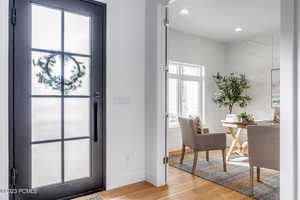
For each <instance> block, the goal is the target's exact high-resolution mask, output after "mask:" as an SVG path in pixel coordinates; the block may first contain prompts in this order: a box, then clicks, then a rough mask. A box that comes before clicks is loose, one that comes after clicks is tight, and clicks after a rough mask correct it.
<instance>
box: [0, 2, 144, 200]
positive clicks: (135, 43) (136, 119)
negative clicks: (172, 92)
mask: <svg viewBox="0 0 300 200" xmlns="http://www.w3.org/2000/svg"><path fill="white" fill-rule="evenodd" d="M99 1H101V0H99ZM107 3H108V12H107V155H106V157H107V166H106V168H107V175H106V178H107V189H111V188H115V187H119V186H122V185H127V184H130V183H134V182H137V181H142V180H145V49H146V47H145V10H146V8H145V0H126V1H119V0H107ZM0 16H1V17H0V41H1V47H0V76H1V77H0V83H1V85H0V96H1V98H0V110H1V115H0V116H1V117H0V127H1V134H0V188H7V185H8V183H7V180H8V178H7V176H8V130H7V121H8V115H7V107H8V106H7V99H8V95H7V91H8V84H7V78H8V64H7V63H8V46H7V42H8V0H1V1H0ZM122 99H123V100H124V99H125V100H126V101H124V102H125V103H124V104H119V103H118V102H120V101H119V100H122ZM0 199H1V200H5V199H7V198H6V195H5V194H1V193H0Z"/></svg>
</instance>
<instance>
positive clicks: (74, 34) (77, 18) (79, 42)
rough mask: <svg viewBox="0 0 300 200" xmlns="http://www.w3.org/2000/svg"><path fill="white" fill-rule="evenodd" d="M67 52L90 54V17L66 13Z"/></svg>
mask: <svg viewBox="0 0 300 200" xmlns="http://www.w3.org/2000/svg"><path fill="white" fill-rule="evenodd" d="M65 51H66V52H72V53H78V54H88V55H89V54H90V17H87V16H83V15H78V14H74V13H70V12H65Z"/></svg>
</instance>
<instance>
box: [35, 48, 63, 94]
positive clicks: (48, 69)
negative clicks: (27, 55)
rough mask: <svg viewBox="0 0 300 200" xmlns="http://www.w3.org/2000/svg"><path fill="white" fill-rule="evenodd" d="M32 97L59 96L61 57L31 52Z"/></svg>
mask: <svg viewBox="0 0 300 200" xmlns="http://www.w3.org/2000/svg"><path fill="white" fill-rule="evenodd" d="M31 76H32V78H31V88H32V95H60V94H61V56H60V55H56V54H48V53H41V52H35V51H33V52H32V73H31Z"/></svg>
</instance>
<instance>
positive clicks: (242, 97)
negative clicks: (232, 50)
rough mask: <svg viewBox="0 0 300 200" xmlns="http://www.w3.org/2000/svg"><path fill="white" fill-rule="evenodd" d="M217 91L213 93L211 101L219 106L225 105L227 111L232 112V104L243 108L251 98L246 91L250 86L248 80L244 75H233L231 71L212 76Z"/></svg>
mask: <svg viewBox="0 0 300 200" xmlns="http://www.w3.org/2000/svg"><path fill="white" fill-rule="evenodd" d="M213 79H214V81H215V83H216V85H217V88H218V91H217V92H216V93H215V95H214V98H213V101H214V102H215V103H216V104H217V105H218V106H219V107H227V108H228V113H229V114H232V111H233V108H234V106H239V107H241V108H245V107H246V106H247V105H248V103H249V102H250V101H251V100H252V99H251V97H250V96H248V95H247V94H245V93H246V90H247V89H249V88H250V84H249V81H248V80H247V79H246V77H245V75H243V74H240V75H237V76H236V75H235V74H234V73H231V74H230V75H228V76H222V75H220V74H219V73H217V74H216V75H214V76H213Z"/></svg>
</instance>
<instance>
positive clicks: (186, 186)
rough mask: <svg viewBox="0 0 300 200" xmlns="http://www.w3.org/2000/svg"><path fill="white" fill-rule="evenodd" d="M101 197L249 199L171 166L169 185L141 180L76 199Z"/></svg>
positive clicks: (124, 199) (117, 199) (121, 199)
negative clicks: (155, 185)
mask: <svg viewBox="0 0 300 200" xmlns="http://www.w3.org/2000/svg"><path fill="white" fill-rule="evenodd" d="M95 197H101V198H103V199H104V200H227V199H228V200H248V199H251V198H250V197H247V196H245V195H242V194H240V193H238V192H235V191H232V190H230V189H227V188H225V187H223V186H220V185H218V184H215V183H212V182H210V181H207V180H204V179H202V178H199V177H196V176H193V175H191V174H189V173H187V172H184V171H181V170H178V169H176V168H173V167H169V182H168V186H163V187H154V186H153V185H151V184H149V183H147V182H140V183H136V184H132V185H128V186H125V187H121V188H117V189H113V190H110V191H104V192H100V193H97V194H93V195H89V196H86V197H81V198H77V199H76V200H89V199H91V198H95Z"/></svg>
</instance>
